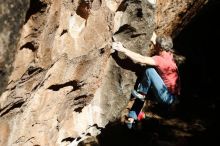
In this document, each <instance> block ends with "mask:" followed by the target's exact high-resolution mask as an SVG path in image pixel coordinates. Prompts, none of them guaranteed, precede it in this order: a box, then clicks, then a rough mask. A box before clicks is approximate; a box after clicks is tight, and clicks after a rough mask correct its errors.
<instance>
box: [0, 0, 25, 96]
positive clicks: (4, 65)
mask: <svg viewBox="0 0 220 146" xmlns="http://www.w3.org/2000/svg"><path fill="white" fill-rule="evenodd" d="M28 7H29V0H17V1H16V2H15V1H14V0H7V1H4V0H0V95H1V93H2V92H3V91H4V89H5V86H7V80H8V76H9V75H10V73H11V71H12V65H11V64H12V63H13V61H14V56H15V52H16V51H15V50H16V45H17V42H18V40H19V36H20V32H19V30H20V29H21V27H22V25H23V23H24V20H25V15H26V12H27V9H28Z"/></svg>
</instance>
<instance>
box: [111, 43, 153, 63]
mask: <svg viewBox="0 0 220 146" xmlns="http://www.w3.org/2000/svg"><path fill="white" fill-rule="evenodd" d="M112 48H113V49H114V50H117V51H119V52H123V53H125V55H127V56H128V57H129V58H131V59H132V60H133V61H135V62H137V63H140V64H146V65H151V66H155V65H156V63H155V61H154V60H153V58H152V57H148V56H143V55H140V54H138V53H135V52H133V51H130V50H128V49H126V48H124V47H123V46H122V44H121V43H120V42H113V44H112Z"/></svg>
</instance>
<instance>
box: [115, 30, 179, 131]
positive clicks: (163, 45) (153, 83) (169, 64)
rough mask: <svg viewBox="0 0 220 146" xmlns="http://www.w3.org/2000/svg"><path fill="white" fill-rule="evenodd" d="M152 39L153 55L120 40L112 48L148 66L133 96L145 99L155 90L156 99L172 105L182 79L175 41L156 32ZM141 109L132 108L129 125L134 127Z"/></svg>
mask: <svg viewBox="0 0 220 146" xmlns="http://www.w3.org/2000/svg"><path fill="white" fill-rule="evenodd" d="M151 41H152V42H153V44H154V49H155V52H156V54H155V55H153V56H151V57H150V56H142V55H140V54H138V53H135V52H132V51H130V50H128V49H126V48H125V47H123V45H122V43H120V42H113V44H112V48H113V49H114V50H117V51H119V52H123V53H124V54H125V55H127V56H128V57H129V58H131V59H132V60H133V61H135V62H137V63H140V64H142V65H145V66H146V69H145V72H144V74H143V77H142V81H141V82H140V83H139V84H138V87H137V89H136V90H133V91H132V92H131V94H132V96H133V97H135V98H138V99H140V100H141V101H142V102H143V101H144V100H145V97H146V95H147V94H148V91H149V90H152V91H153V94H154V96H155V97H156V99H157V100H158V101H159V102H160V103H162V104H166V105H171V104H172V103H173V102H174V100H175V99H176V97H177V96H178V95H179V94H180V82H179V81H180V79H179V74H178V68H177V64H176V62H175V60H174V50H173V41H172V38H171V37H170V36H165V35H161V36H156V34H155V33H154V34H153V36H152V39H151ZM139 113H140V110H139V111H135V110H130V111H129V114H128V121H127V126H128V128H132V125H133V123H134V122H135V121H136V120H137V119H138V116H137V115H138V114H139Z"/></svg>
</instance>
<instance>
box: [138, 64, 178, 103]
mask: <svg viewBox="0 0 220 146" xmlns="http://www.w3.org/2000/svg"><path fill="white" fill-rule="evenodd" d="M150 88H151V89H152V90H153V93H154V95H155V96H156V98H157V99H158V100H159V102H162V103H165V104H172V103H173V101H174V100H175V96H174V95H173V94H172V93H170V92H169V91H168V89H167V87H166V85H165V84H164V81H163V80H162V78H161V77H160V75H159V74H158V73H157V71H156V70H155V69H154V68H147V69H146V70H145V72H144V75H143V79H142V81H141V82H140V83H139V84H138V87H137V92H139V93H143V94H147V93H148V91H149V89H150Z"/></svg>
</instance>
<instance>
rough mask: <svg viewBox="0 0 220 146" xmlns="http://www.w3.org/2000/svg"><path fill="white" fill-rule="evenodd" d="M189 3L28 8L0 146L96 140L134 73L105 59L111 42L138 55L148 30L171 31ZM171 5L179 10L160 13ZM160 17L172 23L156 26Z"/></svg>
mask: <svg viewBox="0 0 220 146" xmlns="http://www.w3.org/2000/svg"><path fill="white" fill-rule="evenodd" d="M192 2H194V1H193V0H188V1H187V2H185V1H184V2H183V1H172V2H171V3H166V2H165V1H159V3H158V2H157V3H156V6H155V4H154V1H148V0H142V1H134V0H128V1H122V0H75V1H74V0H62V1H61V0H54V1H51V0H35V1H30V8H29V10H28V11H27V14H26V20H25V24H24V25H23V27H22V29H21V36H20V38H19V42H18V44H17V50H16V56H15V60H14V63H13V68H14V69H13V72H12V74H11V75H10V77H9V79H8V85H7V88H6V90H5V91H4V93H3V94H2V95H1V97H0V129H2V130H1V131H0V145H5V146H12V145H45V146H56V145H59V146H64V145H72V146H74V145H76V144H77V143H79V142H80V141H82V140H84V139H86V138H88V137H92V136H96V135H98V134H99V133H100V131H101V129H102V128H104V127H105V126H106V124H108V123H109V122H110V121H115V120H116V119H119V118H120V116H121V112H122V111H123V110H124V108H125V107H126V105H127V103H128V98H129V96H130V91H131V89H133V87H134V85H135V81H136V79H137V74H139V73H140V71H141V70H140V68H141V67H139V66H138V67H135V68H134V66H136V65H135V64H134V63H132V62H131V61H130V60H129V59H128V58H126V57H125V56H124V55H123V54H117V53H116V52H115V53H113V54H112V55H111V42H112V41H113V40H115V41H121V42H123V44H124V45H125V47H127V48H128V49H131V50H133V51H136V52H139V53H141V54H144V53H146V51H147V47H148V46H149V43H150V42H149V40H150V38H151V35H152V33H153V31H154V29H156V28H158V29H157V30H158V32H159V33H160V32H167V33H168V32H169V33H171V32H173V31H174V30H176V25H172V24H176V23H177V22H176V21H178V23H180V22H182V19H183V17H181V18H179V19H176V18H175V16H176V14H177V15H179V13H180V12H181V13H182V14H183V15H187V14H188V13H189V12H188V11H191V9H189V10H188V9H187V7H186V6H191V5H189V4H191V3H192ZM200 2H201V3H202V2H204V1H202V0H201V1H200ZM173 4H175V5H176V6H179V7H175V10H174V11H168V10H170V9H172V8H174V5H173ZM185 4H186V5H185ZM187 4H188V5H187ZM192 4H196V2H194V3H192ZM162 6H164V7H163V9H160V8H161V7H162ZM165 6H166V7H165ZM182 6H184V9H183V8H182ZM195 8H196V9H197V7H195ZM164 9H165V10H166V11H167V13H172V15H167V16H170V17H168V18H169V19H166V20H161V19H160V18H163V13H164ZM156 10H157V11H156ZM183 10H187V11H183ZM192 10H194V9H192ZM155 11H156V12H157V17H156V20H160V21H155V19H154V18H155ZM158 15H159V16H158ZM155 22H157V23H155ZM165 22H167V23H165ZM155 24H156V25H155ZM168 24H169V25H168ZM156 26H157V27H156ZM167 27H168V28H169V29H168V30H169V31H168V30H167Z"/></svg>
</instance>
